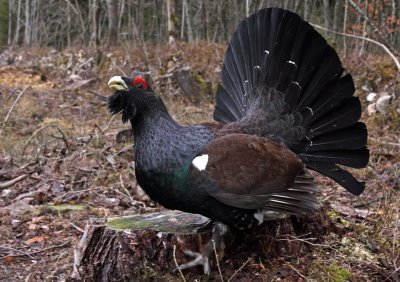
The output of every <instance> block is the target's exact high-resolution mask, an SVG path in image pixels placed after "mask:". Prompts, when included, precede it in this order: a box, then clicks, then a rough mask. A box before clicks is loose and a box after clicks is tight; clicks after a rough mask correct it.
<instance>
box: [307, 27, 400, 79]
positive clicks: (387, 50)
mask: <svg viewBox="0 0 400 282" xmlns="http://www.w3.org/2000/svg"><path fill="white" fill-rule="evenodd" d="M310 24H311V25H312V26H314V27H316V28H319V29H322V30H325V31H328V32H332V33H335V34H339V35H343V36H347V37H353V38H358V39H362V40H366V41H369V42H371V43H374V44H376V45H378V46H380V47H382V48H383V50H385V52H386V53H387V54H388V55H389V56H390V57H391V58H392V59H393V61H394V63H395V64H396V67H397V69H398V70H399V72H400V62H399V60H397V58H396V56H395V55H393V53H392V52H391V51H390V50H389V48H388V47H386V46H385V45H384V44H382V43H380V42H378V41H376V40H373V39H371V38H368V37H362V36H358V35H354V34H348V33H343V32H339V31H334V30H330V29H327V28H324V27H322V26H320V25H317V24H313V23H310Z"/></svg>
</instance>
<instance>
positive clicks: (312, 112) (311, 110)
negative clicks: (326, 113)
mask: <svg viewBox="0 0 400 282" xmlns="http://www.w3.org/2000/svg"><path fill="white" fill-rule="evenodd" d="M306 109H309V110H310V112H311V115H312V116H313V115H314V111H313V109H311V108H310V107H306Z"/></svg>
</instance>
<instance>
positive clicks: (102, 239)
mask: <svg viewBox="0 0 400 282" xmlns="http://www.w3.org/2000/svg"><path fill="white" fill-rule="evenodd" d="M339 231H340V227H337V226H335V225H334V223H332V222H331V221H330V219H329V218H328V216H327V212H326V209H324V208H323V209H321V210H320V211H319V212H317V213H316V214H315V215H313V216H308V217H304V218H300V217H287V218H286V219H280V220H274V221H269V222H265V223H264V224H262V225H261V226H259V227H256V228H253V229H251V230H246V231H245V232H240V231H234V230H230V231H228V233H227V234H225V243H226V244H227V246H226V247H225V252H224V253H221V252H219V255H218V258H219V264H220V267H221V269H222V270H223V271H231V272H232V269H237V268H238V267H239V266H240V265H243V264H244V262H245V261H246V260H248V259H249V258H253V259H255V260H256V261H259V260H271V259H273V258H275V257H280V256H293V257H301V256H303V255H306V254H309V252H310V248H312V246H311V245H310V244H308V242H307V240H306V239H304V240H296V238H305V237H304V236H306V237H310V238H313V243H318V242H321V240H322V239H323V236H324V235H325V234H328V233H330V232H336V233H339ZM211 236H212V224H211V223H210V221H209V220H208V219H207V218H205V217H203V216H200V215H195V214H187V213H183V212H179V211H162V212H159V213H152V214H144V215H136V216H130V217H119V218H111V219H108V221H107V222H106V223H101V224H99V223H97V224H89V225H88V226H87V227H86V229H85V233H84V235H83V236H82V239H81V241H80V243H79V245H78V246H77V248H76V250H75V262H74V271H73V273H72V275H71V277H72V278H73V279H82V277H84V278H85V281H148V280H150V279H151V280H153V281H166V280H168V281H172V280H176V279H179V278H178V277H179V274H176V273H174V272H173V271H174V269H176V266H177V265H178V264H182V263H186V262H187V261H188V260H190V259H191V258H187V257H186V256H185V254H184V252H183V251H184V250H191V251H195V252H200V251H201V250H202V249H203V248H204V247H205V244H206V243H207V242H208V240H209V239H210V238H211ZM215 251H223V250H221V249H218V250H215ZM210 260H211V261H210V262H211V264H212V266H211V267H212V269H215V268H216V267H215V256H211V257H210ZM190 272H195V273H198V274H201V273H202V269H201V268H200V267H199V268H192V269H190V270H185V271H184V273H185V275H187V274H188V273H190ZM211 276H214V277H211V278H216V279H219V275H218V272H217V271H216V270H215V271H212V272H211ZM253 278H255V277H253Z"/></svg>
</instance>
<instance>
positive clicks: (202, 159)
mask: <svg viewBox="0 0 400 282" xmlns="http://www.w3.org/2000/svg"><path fill="white" fill-rule="evenodd" d="M207 163H208V155H207V154H205V155H201V156H198V157H195V158H194V159H193V161H192V164H193V165H194V167H195V168H197V169H198V170H199V171H202V170H205V169H206V167H207Z"/></svg>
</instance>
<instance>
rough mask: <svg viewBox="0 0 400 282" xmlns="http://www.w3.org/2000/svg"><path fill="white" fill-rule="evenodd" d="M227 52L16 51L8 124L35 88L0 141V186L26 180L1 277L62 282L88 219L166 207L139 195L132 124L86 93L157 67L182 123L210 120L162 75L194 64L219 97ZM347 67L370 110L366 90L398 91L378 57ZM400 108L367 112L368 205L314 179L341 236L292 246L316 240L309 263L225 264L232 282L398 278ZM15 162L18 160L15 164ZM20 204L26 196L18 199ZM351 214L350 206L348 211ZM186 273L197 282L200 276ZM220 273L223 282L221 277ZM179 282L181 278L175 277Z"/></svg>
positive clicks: (5, 85) (1, 71) (1, 75)
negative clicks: (57, 207) (80, 84)
mask: <svg viewBox="0 0 400 282" xmlns="http://www.w3.org/2000/svg"><path fill="white" fill-rule="evenodd" d="M224 50H225V46H223V45H216V44H207V43H200V44H196V45H195V44H186V43H179V44H178V47H177V49H170V48H169V47H165V46H146V48H143V47H140V46H139V47H125V46H122V47H121V48H120V49H119V50H116V51H115V52H113V53H112V54H111V55H110V54H96V53H94V52H92V51H89V50H81V49H79V50H71V51H66V52H64V53H63V54H61V53H58V52H52V51H51V50H43V49H38V50H34V49H31V50H28V51H27V50H14V51H13V52H12V53H9V54H8V55H7V56H11V57H13V58H18V56H19V55H20V54H23V55H22V56H23V58H22V59H19V61H18V62H16V63H15V64H14V65H12V66H3V67H0V81H1V82H0V102H1V104H2V107H1V108H0V121H3V119H4V117H5V115H6V113H7V111H8V110H9V109H10V107H11V105H12V103H13V101H14V99H15V97H16V95H17V94H18V92H19V91H20V90H21V89H23V88H24V86H25V85H29V86H30V88H29V89H28V91H27V93H26V94H25V95H24V96H22V98H21V100H20V101H19V102H18V104H17V105H16V106H15V108H14V109H13V111H12V113H11V115H10V118H9V120H8V121H7V123H6V124H5V127H4V132H3V133H2V135H1V136H0V157H1V166H2V167H1V168H0V172H2V173H3V174H1V175H0V180H1V181H2V182H4V181H7V180H9V179H12V178H15V177H16V176H18V175H20V174H22V173H28V174H29V175H30V176H29V177H28V178H26V179H24V180H23V181H20V182H19V183H17V184H16V185H14V186H13V187H11V189H12V190H13V193H12V194H11V195H10V196H6V197H4V196H2V197H0V223H1V226H0V232H1V234H2V236H1V238H0V257H1V258H0V259H1V260H3V262H4V264H3V265H2V266H0V280H2V281H10V279H11V280H12V279H14V278H15V280H23V279H26V281H43V280H45V279H49V280H52V279H53V280H56V281H57V280H62V279H64V278H65V277H67V276H68V275H69V274H70V273H71V269H72V246H74V245H76V244H77V240H78V239H79V237H80V236H81V231H80V229H81V228H83V227H84V226H85V223H86V221H87V219H88V218H90V217H103V216H111V215H121V214H129V213H137V212H141V211H144V210H152V209H154V208H159V207H158V206H157V205H156V204H155V203H153V202H151V201H150V200H149V199H148V198H147V197H146V196H145V195H143V193H142V191H141V190H140V188H139V187H138V186H137V183H136V181H135V180H134V167H133V164H132V162H131V160H132V155H131V153H130V151H129V148H130V146H131V144H129V143H128V144H116V143H115V141H114V140H115V135H116V133H117V132H118V131H120V130H121V129H122V128H128V125H121V122H120V120H119V118H116V119H114V120H110V119H111V117H110V116H109V114H108V113H107V111H106V107H105V103H104V102H103V101H101V100H100V99H99V98H98V97H96V96H94V95H92V94H90V93H89V92H88V90H94V91H96V92H97V93H99V94H101V95H104V96H107V95H108V94H109V90H108V89H107V88H106V81H107V79H108V78H109V77H110V76H112V75H116V74H121V72H122V71H123V72H126V73H129V72H130V70H131V68H132V67H133V68H135V69H139V70H142V71H148V70H150V71H151V74H152V77H153V78H154V80H155V85H154V87H155V89H157V91H158V92H159V93H160V94H161V95H162V96H163V98H164V100H165V101H166V104H167V106H168V108H169V109H170V111H171V113H172V114H173V116H174V118H176V119H177V120H178V121H180V122H182V123H188V124H189V123H194V122H200V121H209V120H211V119H212V118H211V117H212V110H213V106H212V95H211V93H210V96H209V98H208V99H206V100H204V101H203V102H202V103H201V104H200V105H199V106H197V107H195V106H192V105H190V104H189V103H188V101H187V99H185V97H182V95H181V93H180V92H179V89H178V88H177V85H176V84H175V82H174V81H173V80H172V79H171V78H168V77H165V75H166V74H168V73H169V72H171V71H172V70H174V69H176V68H179V67H182V66H185V65H189V66H191V67H192V69H193V70H194V72H195V73H196V75H198V76H199V77H200V79H202V80H204V81H206V82H209V83H210V84H211V89H216V86H217V83H218V79H219V77H218V75H219V74H218V73H219V70H220V65H221V62H222V56H223V52H224ZM22 51H24V52H22ZM2 56H3V57H4V56H5V55H4V54H3V55H2ZM90 58H94V59H93V61H92V62H90V63H89V66H88V67H80V66H81V65H82V64H84V63H85V62H87V61H88V60H89V59H90ZM3 59H4V58H3ZM3 61H4V60H3ZM14 61H15V60H14ZM96 61H97V62H98V63H99V64H96V63H95V62H96ZM1 62H2V57H1V56H0V64H1ZM345 66H346V67H347V68H348V69H349V70H350V72H351V73H352V74H353V76H354V78H355V82H356V85H357V89H358V90H357V95H358V96H359V97H360V99H361V101H362V103H363V106H366V100H365V97H366V94H367V93H366V92H364V91H362V90H360V89H361V88H362V85H364V84H365V83H367V82H368V83H369V84H370V85H372V87H373V88H374V91H376V92H382V91H386V92H389V93H390V94H391V93H397V95H398V94H399V92H400V88H399V87H400V86H399V84H398V82H396V77H395V75H396V72H395V68H394V66H392V65H391V64H390V61H386V60H385V59H382V58H380V57H376V56H372V55H371V56H370V57H368V58H366V59H365V58H364V59H357V60H354V59H348V60H345ZM72 73H73V74H75V75H79V76H80V77H81V79H87V78H90V77H96V78H97V80H96V81H95V82H94V84H91V85H89V86H88V87H86V88H80V89H78V90H66V89H67V88H68V86H70V85H71V84H73V82H72V81H71V80H72V79H71V74H72ZM398 108H399V101H398V100H395V101H393V103H392V105H391V107H390V109H389V111H388V112H387V113H385V114H379V113H378V114H376V115H373V116H367V115H366V114H365V113H364V114H363V120H364V121H365V122H366V123H367V126H368V129H369V136H370V139H369V147H370V150H371V160H370V163H369V166H368V167H367V168H365V169H363V170H358V171H355V173H356V174H357V176H358V177H359V178H360V179H362V180H365V181H367V189H366V192H365V193H364V194H363V195H362V196H361V197H354V196H349V194H348V193H347V192H345V191H344V190H343V189H342V188H340V187H338V185H336V184H335V183H334V182H333V181H330V180H328V179H325V178H322V177H319V178H318V181H319V182H320V184H321V185H323V186H324V187H325V189H324V190H323V192H322V193H321V200H322V201H324V202H325V203H327V202H329V203H331V204H336V205H337V206H338V208H336V209H333V210H331V211H330V213H329V216H330V218H331V220H332V221H333V222H334V223H335V224H336V225H337V226H338V228H339V229H340V230H341V231H340V232H339V233H331V234H328V235H327V236H325V237H324V238H323V242H318V244H317V243H315V242H314V241H313V240H312V239H310V238H289V239H290V240H306V241H307V240H308V241H307V242H308V243H307V244H309V245H310V247H311V251H310V253H309V254H308V255H307V256H304V257H295V258H293V257H291V258H286V257H282V258H273V259H271V260H266V259H265V258H258V257H252V258H244V259H243V261H238V262H237V267H232V266H231V265H229V263H228V262H226V261H224V260H222V261H221V262H220V267H221V270H222V275H223V276H224V278H225V279H226V280H227V279H228V278H229V277H231V276H232V275H233V274H234V273H235V271H236V270H238V269H239V268H240V267H241V266H243V267H242V268H241V269H240V272H239V271H238V272H237V273H236V274H235V275H236V276H235V279H238V281H248V280H246V279H251V280H254V279H259V280H260V281H261V280H263V281H266V280H269V281H347V280H351V281H398V280H396V279H399V275H400V274H399V273H398V271H399V267H400V255H399V250H400V195H399V193H400V189H399V185H400V184H399V183H400V178H399V177H400V140H399V132H400V113H399V111H398ZM7 156H11V157H12V158H13V162H8V161H7ZM21 167H22V168H21ZM7 171H8V173H5V172H7ZM127 193H129V195H127ZM21 195H22V199H18V197H19V196H20V197H21ZM132 197H133V201H132V199H131V198H132ZM24 199H27V200H24ZM110 199H117V200H118V204H117V205H114V204H112V201H110ZM50 203H57V204H70V205H78V204H80V205H84V206H87V207H90V208H89V209H83V210H82V209H81V210H70V211H68V210H67V211H62V212H60V211H54V210H53V209H51V208H48V206H49V204H50ZM343 207H350V211H348V210H344V209H343ZM353 212H356V214H353ZM357 213H359V215H357ZM32 239H34V240H33V241H35V240H36V241H35V242H33V241H32ZM68 240H72V241H71V243H70V244H69V245H68V247H63V248H60V249H48V250H47V251H44V252H42V253H40V254H34V255H32V256H33V257H34V259H32V258H30V257H29V256H27V255H23V254H22V255H21V256H16V255H15V254H16V253H15V251H12V250H10V249H5V247H9V248H12V249H17V250H20V251H22V252H24V253H26V254H30V253H34V252H35V251H37V250H43V249H46V248H48V247H52V246H57V245H59V244H61V243H65V242H67V241H68ZM1 247H3V248H1ZM396 271H397V273H396ZM184 275H187V278H190V279H192V278H193V279H195V278H197V279H200V278H199V275H196V274H187V273H184ZM212 275H213V277H215V278H216V279H218V277H219V273H218V271H217V270H216V269H215V270H214V272H213V274H212ZM396 275H397V276H396ZM396 277H397V278H396ZM175 278H176V279H177V280H179V277H178V276H176V277H175Z"/></svg>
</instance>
